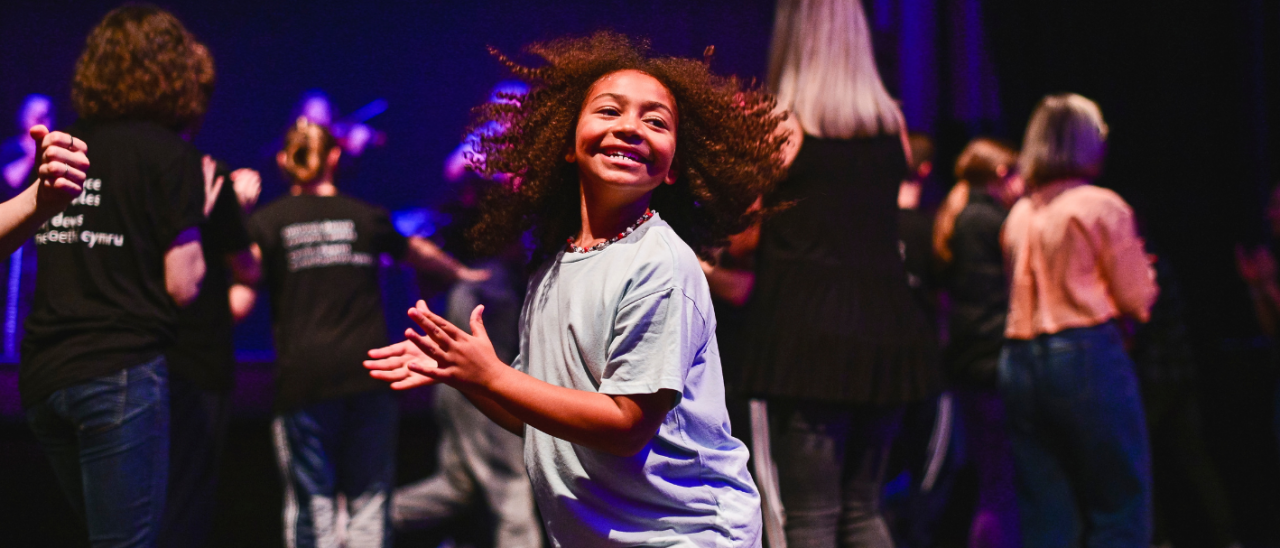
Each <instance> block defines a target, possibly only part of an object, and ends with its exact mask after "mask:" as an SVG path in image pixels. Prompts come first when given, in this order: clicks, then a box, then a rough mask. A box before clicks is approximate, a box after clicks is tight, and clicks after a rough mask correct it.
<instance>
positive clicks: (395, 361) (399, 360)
mask: <svg viewBox="0 0 1280 548" xmlns="http://www.w3.org/2000/svg"><path fill="white" fill-rule="evenodd" d="M407 361H409V358H407V357H405V356H393V357H390V358H386V359H382V360H365V361H364V362H363V363H364V367H365V369H378V370H381V371H390V370H392V369H400V368H401V367H403V366H404V363H405V362H407Z"/></svg>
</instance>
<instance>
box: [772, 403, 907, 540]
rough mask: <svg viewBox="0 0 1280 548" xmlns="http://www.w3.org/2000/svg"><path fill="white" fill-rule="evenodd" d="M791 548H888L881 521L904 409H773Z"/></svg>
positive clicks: (776, 454) (811, 405)
mask: <svg viewBox="0 0 1280 548" xmlns="http://www.w3.org/2000/svg"><path fill="white" fill-rule="evenodd" d="M769 422H770V430H771V432H772V437H773V441H772V445H773V456H774V460H775V462H776V464H777V467H778V490H779V492H780V495H781V498H782V507H783V508H784V509H785V511H786V519H787V522H786V535H787V546H788V547H789V548H835V547H836V546H840V547H852V546H857V547H859V548H863V547H870V548H880V547H892V546H893V539H892V537H891V536H890V534H889V528H888V527H887V526H886V525H885V522H884V518H883V517H882V516H881V515H880V496H881V491H882V490H883V489H882V487H883V484H884V476H885V471H886V469H887V465H888V461H889V449H890V448H891V447H892V445H893V440H894V438H895V437H896V436H897V435H898V431H899V430H900V428H901V425H902V407H901V406H887V407H872V406H843V405H824V404H816V403H797V402H783V401H770V402H769Z"/></svg>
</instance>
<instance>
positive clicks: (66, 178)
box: [29, 125, 89, 212]
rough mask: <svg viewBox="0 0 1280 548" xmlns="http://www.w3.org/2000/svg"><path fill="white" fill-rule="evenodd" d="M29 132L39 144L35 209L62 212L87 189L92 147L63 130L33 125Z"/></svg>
mask: <svg viewBox="0 0 1280 548" xmlns="http://www.w3.org/2000/svg"><path fill="white" fill-rule="evenodd" d="M29 133H30V135H31V138H32V139H35V141H36V143H37V144H38V145H39V150H38V151H37V152H36V162H37V166H38V167H37V169H36V174H37V175H36V184H37V185H39V187H38V188H37V189H36V208H37V209H38V210H40V211H42V212H58V211H62V210H63V209H65V208H66V207H67V206H68V205H70V204H71V201H72V200H75V199H76V197H77V196H80V192H81V190H83V189H84V180H85V172H87V171H89V158H88V156H86V153H88V151H89V145H88V144H86V143H85V142H84V141H82V140H80V139H76V138H75V137H72V136H71V135H68V134H66V133H63V132H61V131H54V132H50V131H49V128H47V127H44V126H42V125H38V126H33V127H32V128H31V130H30V132H29Z"/></svg>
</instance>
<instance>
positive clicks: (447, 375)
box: [408, 301, 676, 457]
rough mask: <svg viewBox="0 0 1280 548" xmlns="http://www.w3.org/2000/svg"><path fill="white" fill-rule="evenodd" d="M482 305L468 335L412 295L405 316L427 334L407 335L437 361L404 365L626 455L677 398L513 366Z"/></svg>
mask: <svg viewBox="0 0 1280 548" xmlns="http://www.w3.org/2000/svg"><path fill="white" fill-rule="evenodd" d="M483 311H484V307H483V306H478V307H476V309H475V310H474V311H472V313H471V332H472V333H474V335H471V334H468V333H466V332H465V331H462V330H461V329H458V328H457V327H456V326H454V325H453V324H451V323H449V322H448V321H447V320H445V319H444V318H441V317H440V316H438V315H436V314H435V313H433V312H431V311H430V310H429V309H428V308H427V306H426V303H424V302H422V301H418V305H417V306H416V307H415V308H414V309H413V310H411V311H410V318H412V319H413V320H414V322H415V323H417V324H418V326H419V327H421V328H422V329H423V331H424V332H425V333H426V336H423V335H419V334H418V333H417V332H415V331H412V330H410V331H409V332H408V334H409V340H410V341H412V342H413V343H414V344H415V345H417V346H418V348H420V349H421V350H422V351H423V352H424V353H426V355H427V356H428V357H430V358H432V359H433V360H435V361H436V362H437V366H436V367H429V366H424V365H421V364H415V363H411V364H409V369H410V370H412V371H414V372H417V373H419V374H421V375H424V376H426V377H429V378H431V379H433V380H436V381H439V382H444V383H446V384H448V385H450V386H453V387H455V388H458V390H460V391H462V393H463V394H465V395H466V396H467V397H468V398H471V399H472V401H473V402H477V401H479V402H481V403H480V405H487V402H484V399H486V398H487V399H488V400H491V401H492V402H493V403H494V404H496V405H497V406H498V407H500V408H501V409H503V410H505V411H506V412H507V413H510V414H511V415H512V416H514V417H515V418H517V419H519V420H520V421H521V422H523V423H524V424H527V425H529V426H531V427H533V428H537V429H538V430H541V431H543V432H546V433H548V434H550V435H552V436H555V437H557V438H560V439H564V440H567V441H570V442H572V443H575V444H578V445H582V446H584V447H589V448H591V449H596V450H599V451H604V452H606V453H610V454H613V455H617V456H624V457H626V456H632V455H635V454H636V453H638V452H640V451H641V450H642V449H644V447H645V446H646V445H647V444H648V443H649V441H650V440H652V439H653V436H654V435H656V434H657V432H658V428H659V427H660V426H661V425H662V421H663V420H665V418H666V416H667V412H668V411H670V410H671V408H672V407H673V406H674V405H675V400H676V393H675V391H673V390H659V391H658V392H656V393H652V394H626V395H615V394H601V393H598V392H587V391H583V390H574V389H571V388H565V387H562V386H556V385H553V384H550V383H547V382H544V381H542V380H539V379H536V378H534V377H532V376H529V375H527V374H525V373H522V372H520V371H516V370H515V369H512V368H511V367H508V366H507V365H506V364H504V363H502V362H501V361H500V360H499V359H498V357H497V354H496V353H494V350H493V344H492V343H491V342H490V341H489V336H488V334H487V332H486V331H485V328H484V322H483V320H482V319H481V315H482V313H483ZM482 410H483V408H482Z"/></svg>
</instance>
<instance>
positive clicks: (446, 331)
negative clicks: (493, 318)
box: [405, 301, 513, 388]
mask: <svg viewBox="0 0 1280 548" xmlns="http://www.w3.org/2000/svg"><path fill="white" fill-rule="evenodd" d="M483 314H484V305H480V306H477V307H476V308H475V310H472V311H471V334H467V332H465V331H463V330H461V329H458V327H457V326H455V325H453V324H452V323H449V321H448V320H446V319H444V318H442V317H440V316H439V315H437V314H436V313H434V312H432V311H431V310H430V309H428V308H427V303H425V302H423V301H418V304H417V305H416V306H414V307H413V308H411V309H409V318H410V319H412V320H413V321H414V323H417V324H418V327H421V328H422V331H423V333H425V334H426V335H425V336H423V335H419V334H418V333H417V332H415V331H413V330H408V331H406V332H405V336H406V337H408V338H409V341H411V342H413V344H414V345H415V346H417V347H418V349H420V350H422V352H423V353H425V354H426V355H427V356H428V357H430V358H431V359H434V360H435V361H436V362H437V367H423V366H421V365H420V364H417V363H409V364H408V367H409V369H410V370H411V371H414V372H416V373H420V374H422V375H424V376H427V377H430V378H432V379H435V380H437V381H440V382H443V383H445V384H448V385H450V386H455V387H462V386H473V387H485V388H488V387H491V386H492V385H493V383H494V381H495V380H496V379H497V378H498V377H500V376H501V375H503V374H505V373H508V372H511V371H513V370H512V369H511V368H510V367H507V366H506V364H504V363H502V361H501V360H499V359H498V354H497V353H496V352H494V350H493V342H492V341H490V340H489V333H488V332H487V331H486V330H485V328H484V320H483V317H482V316H483Z"/></svg>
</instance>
